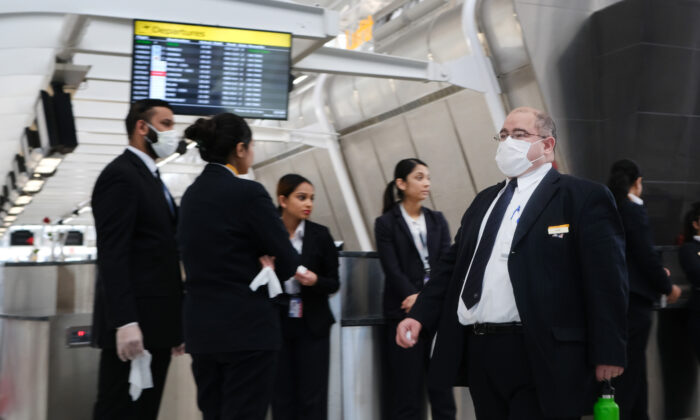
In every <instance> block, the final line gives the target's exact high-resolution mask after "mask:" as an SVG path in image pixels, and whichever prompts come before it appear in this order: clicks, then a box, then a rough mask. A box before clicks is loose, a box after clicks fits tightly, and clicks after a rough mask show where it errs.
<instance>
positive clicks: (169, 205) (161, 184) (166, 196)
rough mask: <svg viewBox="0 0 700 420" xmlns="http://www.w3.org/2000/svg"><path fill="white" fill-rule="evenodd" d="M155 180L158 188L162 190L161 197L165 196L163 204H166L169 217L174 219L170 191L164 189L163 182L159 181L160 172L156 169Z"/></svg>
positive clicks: (166, 188)
mask: <svg viewBox="0 0 700 420" xmlns="http://www.w3.org/2000/svg"><path fill="white" fill-rule="evenodd" d="M156 179H157V180H158V183H159V184H160V187H161V188H162V189H163V195H165V202H166V203H168V209H170V215H171V216H173V217H175V205H174V204H173V199H172V196H171V195H170V191H168V187H166V186H165V184H164V183H163V180H162V179H160V171H159V170H158V169H156Z"/></svg>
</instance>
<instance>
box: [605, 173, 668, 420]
mask: <svg viewBox="0 0 700 420" xmlns="http://www.w3.org/2000/svg"><path fill="white" fill-rule="evenodd" d="M608 188H610V191H611V192H612V193H613V196H615V201H616V202H617V208H618V211H619V213H620V217H621V218H622V224H623V226H624V228H625V244H626V256H627V273H628V278H629V285H630V296H629V306H628V309H627V322H628V337H627V369H626V370H625V373H624V374H623V375H622V376H621V377H620V378H618V379H617V380H616V381H615V387H616V396H615V399H616V401H617V403H618V404H619V406H620V419H621V420H626V419H634V420H638V419H648V418H649V415H648V413H647V405H648V404H647V377H646V348H647V342H648V341H649V331H650V329H651V321H652V320H651V314H652V305H653V303H654V302H656V301H658V300H659V297H660V295H662V294H663V295H667V296H668V302H669V303H674V302H675V301H676V300H678V297H679V296H680V294H681V289H680V288H679V287H678V286H676V285H673V284H672V283H671V279H670V278H669V276H670V272H669V271H668V269H666V268H664V266H663V265H662V263H661V256H660V255H659V253H658V252H656V251H655V250H654V243H653V241H652V232H651V227H650V226H649V217H648V216H647V211H646V208H645V207H644V202H643V201H642V199H641V195H642V174H641V171H640V170H639V167H638V166H637V164H636V163H634V162H633V161H631V160H629V159H622V160H619V161H617V162H615V163H613V165H612V167H611V168H610V177H609V179H608Z"/></svg>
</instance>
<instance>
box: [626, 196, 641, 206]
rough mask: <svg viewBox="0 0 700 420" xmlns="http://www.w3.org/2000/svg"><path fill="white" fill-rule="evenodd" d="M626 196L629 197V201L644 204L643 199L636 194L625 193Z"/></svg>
mask: <svg viewBox="0 0 700 420" xmlns="http://www.w3.org/2000/svg"><path fill="white" fill-rule="evenodd" d="M627 197H629V199H630V201H631V202H633V203H634V204H638V205H640V206H642V205H644V200H642V199H641V198H639V197H637V196H636V195H634V194H632V193H629V194H627Z"/></svg>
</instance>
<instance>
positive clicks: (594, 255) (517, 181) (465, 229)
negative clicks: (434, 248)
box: [396, 107, 627, 420]
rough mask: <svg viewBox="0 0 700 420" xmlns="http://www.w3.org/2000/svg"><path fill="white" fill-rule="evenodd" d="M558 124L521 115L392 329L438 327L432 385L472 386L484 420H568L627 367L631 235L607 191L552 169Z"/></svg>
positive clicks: (411, 339)
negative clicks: (627, 241) (492, 177)
mask: <svg viewBox="0 0 700 420" xmlns="http://www.w3.org/2000/svg"><path fill="white" fill-rule="evenodd" d="M556 137H557V134H556V127H555V124H554V121H553V120H552V118H551V117H550V116H549V115H547V114H546V113H545V112H543V111H540V110H537V109H534V108H530V107H520V108H516V109H514V110H513V111H511V112H510V114H508V116H507V117H506V119H505V121H504V123H503V127H502V128H501V131H500V132H499V133H497V134H496V136H494V140H496V144H497V145H498V148H497V150H496V164H497V165H498V168H499V169H500V170H501V172H503V175H504V176H505V177H506V178H505V179H504V180H503V181H502V182H500V183H498V184H496V185H493V186H491V187H489V188H486V189H485V190H483V191H481V192H480V193H479V194H477V196H476V197H475V198H474V200H473V201H472V203H471V205H470V206H469V208H468V209H467V211H466V212H465V213H464V216H463V217H462V221H461V226H460V229H459V231H458V232H457V235H456V236H455V242H454V245H452V246H451V247H450V249H449V250H448V251H447V252H445V253H444V254H443V255H442V256H441V258H440V261H439V263H438V264H437V267H434V268H433V269H432V271H431V280H430V281H429V282H428V283H427V284H426V286H425V288H424V289H423V291H422V292H421V293H420V294H419V295H418V299H417V300H416V302H415V304H414V305H413V309H411V312H410V313H409V314H408V317H407V318H406V319H404V320H403V321H401V323H400V324H399V326H398V328H397V330H396V341H397V343H398V344H399V345H401V346H402V347H405V348H411V347H414V346H417V345H420V340H423V338H420V339H419V336H420V334H421V332H422V331H423V330H424V329H428V330H434V329H436V328H437V336H436V337H437V338H436V339H435V344H434V349H433V353H432V357H431V359H430V370H429V372H428V383H429V384H433V385H436V386H439V385H450V386H452V385H454V386H469V393H470V394H471V396H472V401H473V402H474V409H475V410H476V416H477V418H478V419H479V420H516V419H522V420H536V419H549V420H553V419H572V418H578V417H580V416H582V415H584V414H585V413H588V412H590V410H591V407H592V405H593V395H594V392H595V391H596V387H595V379H597V380H598V381H603V380H609V379H610V378H612V377H616V376H619V375H620V374H621V373H622V371H623V369H624V366H625V335H626V322H625V313H626V307H627V278H626V277H627V276H626V274H627V273H626V270H625V251H624V233H623V230H622V224H621V223H620V217H619V216H618V214H617V211H616V210H615V202H614V200H613V197H612V195H611V194H610V191H608V189H607V188H605V186H603V185H600V184H596V183H594V182H590V181H587V180H584V179H580V178H576V177H573V176H569V175H563V174H560V173H559V172H557V170H556V169H554V168H553V167H552V166H553V165H552V162H553V161H554V148H555V146H556V142H557V138H556Z"/></svg>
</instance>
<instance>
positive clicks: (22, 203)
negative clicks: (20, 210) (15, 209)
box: [15, 195, 32, 206]
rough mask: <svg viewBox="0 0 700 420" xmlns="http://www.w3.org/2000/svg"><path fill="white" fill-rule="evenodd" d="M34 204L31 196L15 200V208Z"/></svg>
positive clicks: (22, 196) (21, 196)
mask: <svg viewBox="0 0 700 420" xmlns="http://www.w3.org/2000/svg"><path fill="white" fill-rule="evenodd" d="M31 202H32V196H31V195H20V196H19V197H18V198H17V200H15V206H26V205H27V204H29V203H31Z"/></svg>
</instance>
